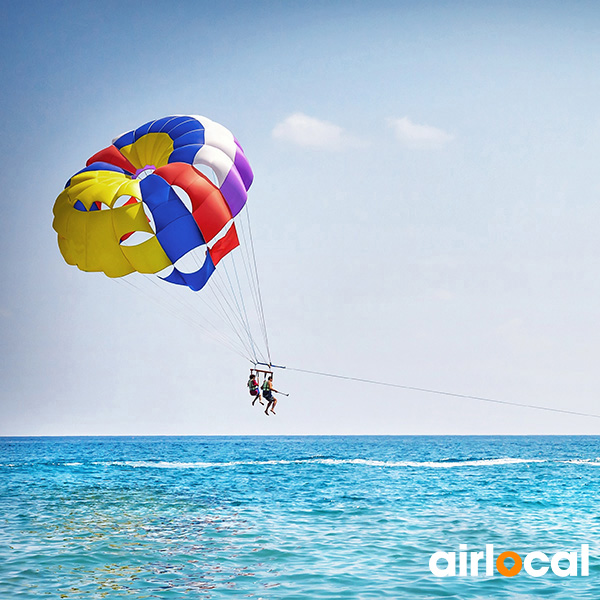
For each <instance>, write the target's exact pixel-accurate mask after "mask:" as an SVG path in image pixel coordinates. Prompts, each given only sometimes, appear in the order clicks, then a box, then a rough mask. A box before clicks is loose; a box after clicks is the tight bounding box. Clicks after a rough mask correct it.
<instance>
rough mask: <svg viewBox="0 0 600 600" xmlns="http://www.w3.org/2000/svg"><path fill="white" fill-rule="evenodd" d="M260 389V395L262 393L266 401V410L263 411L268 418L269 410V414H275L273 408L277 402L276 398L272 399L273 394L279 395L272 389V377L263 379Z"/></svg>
mask: <svg viewBox="0 0 600 600" xmlns="http://www.w3.org/2000/svg"><path fill="white" fill-rule="evenodd" d="M261 389H262V393H263V398H264V399H265V400H266V401H267V408H266V409H265V414H266V415H267V417H268V416H269V409H271V412H272V413H273V414H275V411H274V410H273V409H274V408H275V405H276V404H277V400H276V398H274V397H273V392H275V393H279V392H277V390H276V389H275V388H274V387H273V375H269V378H268V379H265V381H264V383H263V384H262V386H261Z"/></svg>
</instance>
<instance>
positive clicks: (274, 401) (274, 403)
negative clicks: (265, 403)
mask: <svg viewBox="0 0 600 600" xmlns="http://www.w3.org/2000/svg"><path fill="white" fill-rule="evenodd" d="M276 404H277V400H273V406H271V412H272V413H273V414H274V415H275V414H277V413H276V412H275V411H274V410H273V409H274V408H275V405H276Z"/></svg>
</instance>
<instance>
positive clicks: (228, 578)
mask: <svg viewBox="0 0 600 600" xmlns="http://www.w3.org/2000/svg"><path fill="white" fill-rule="evenodd" d="M599 478H600V438H597V437H272V438H269V437H266V438H264V437H248V438H244V437H181V438H178V437H148V438H143V437H136V438H124V437H123V438H110V437H103V438H0V522H1V524H2V525H1V528H0V598H7V599H10V598H15V597H19V598H43V597H49V598H70V599H83V598H109V599H112V598H165V599H166V598H213V599H220V598H255V599H259V598H262V599H264V600H267V599H269V600H271V599H284V598H285V599H295V598H297V599H308V600H320V599H346V598H348V599H350V598H352V599H360V600H363V599H365V600H366V599H370V598H372V599H380V598H393V599H411V600H412V599H427V598H445V599H454V598H455V599H460V600H464V599H473V600H474V599H478V600H482V599H488V598H489V599H494V600H495V599H501V598H511V599H523V600H524V599H527V600H533V599H539V598H555V599H568V600H574V599H590V600H597V599H598V598H600V503H599V499H600V498H599V490H600V486H599ZM486 543H487V544H494V546H495V549H496V554H498V553H500V552H502V551H504V550H514V551H517V552H518V553H519V554H520V555H521V556H525V554H527V553H528V552H531V551H533V550H541V551H543V552H545V553H547V554H548V555H551V554H553V553H554V552H557V551H559V550H568V551H574V550H579V547H580V545H581V544H589V545H590V575H589V577H565V578H561V577H558V576H557V575H554V574H553V573H552V572H549V573H548V574H547V575H546V576H544V577H539V578H533V577H531V576H530V575H528V574H527V573H525V572H524V571H523V572H521V573H519V574H518V575H517V576H515V577H512V578H506V577H502V576H501V575H499V574H498V573H495V575H494V576H493V577H485V576H480V577H477V578H475V577H473V578H472V577H448V578H437V577H434V576H433V575H432V574H431V573H430V571H429V567H428V563H429V557H430V556H431V554H432V553H433V552H435V551H436V550H445V551H448V552H451V551H456V552H458V550H459V544H467V545H468V548H469V550H484V548H485V544H486ZM507 566H510V561H508V562H507Z"/></svg>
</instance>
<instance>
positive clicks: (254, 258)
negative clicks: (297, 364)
mask: <svg viewBox="0 0 600 600" xmlns="http://www.w3.org/2000/svg"><path fill="white" fill-rule="evenodd" d="M246 218H247V221H248V234H249V237H250V250H251V251H252V260H253V263H254V274H255V275H256V286H257V290H258V303H259V307H260V316H261V321H262V326H263V329H264V336H265V344H266V347H267V356H268V358H269V362H271V350H270V349H269V335H268V333H267V323H266V321H265V309H264V306H263V301H262V293H261V291H260V279H259V277H258V267H257V264H256V253H255V251H254V238H253V236H252V225H251V224H250V211H249V209H248V207H247V206H246Z"/></svg>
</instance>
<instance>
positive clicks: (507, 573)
mask: <svg viewBox="0 0 600 600" xmlns="http://www.w3.org/2000/svg"><path fill="white" fill-rule="evenodd" d="M507 558H512V559H513V560H514V561H515V564H514V565H513V566H512V567H511V568H510V569H507V568H506V567H505V566H504V561H505V560H506V559H507ZM522 568H523V561H522V560H521V557H520V556H519V555H518V554H517V553H516V552H513V551H512V550H508V551H507V552H503V553H502V554H501V555H500V556H499V557H498V558H497V559H496V569H498V573H500V575H504V577H514V576H515V575H517V574H518V573H520V572H521V569H522Z"/></svg>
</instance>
